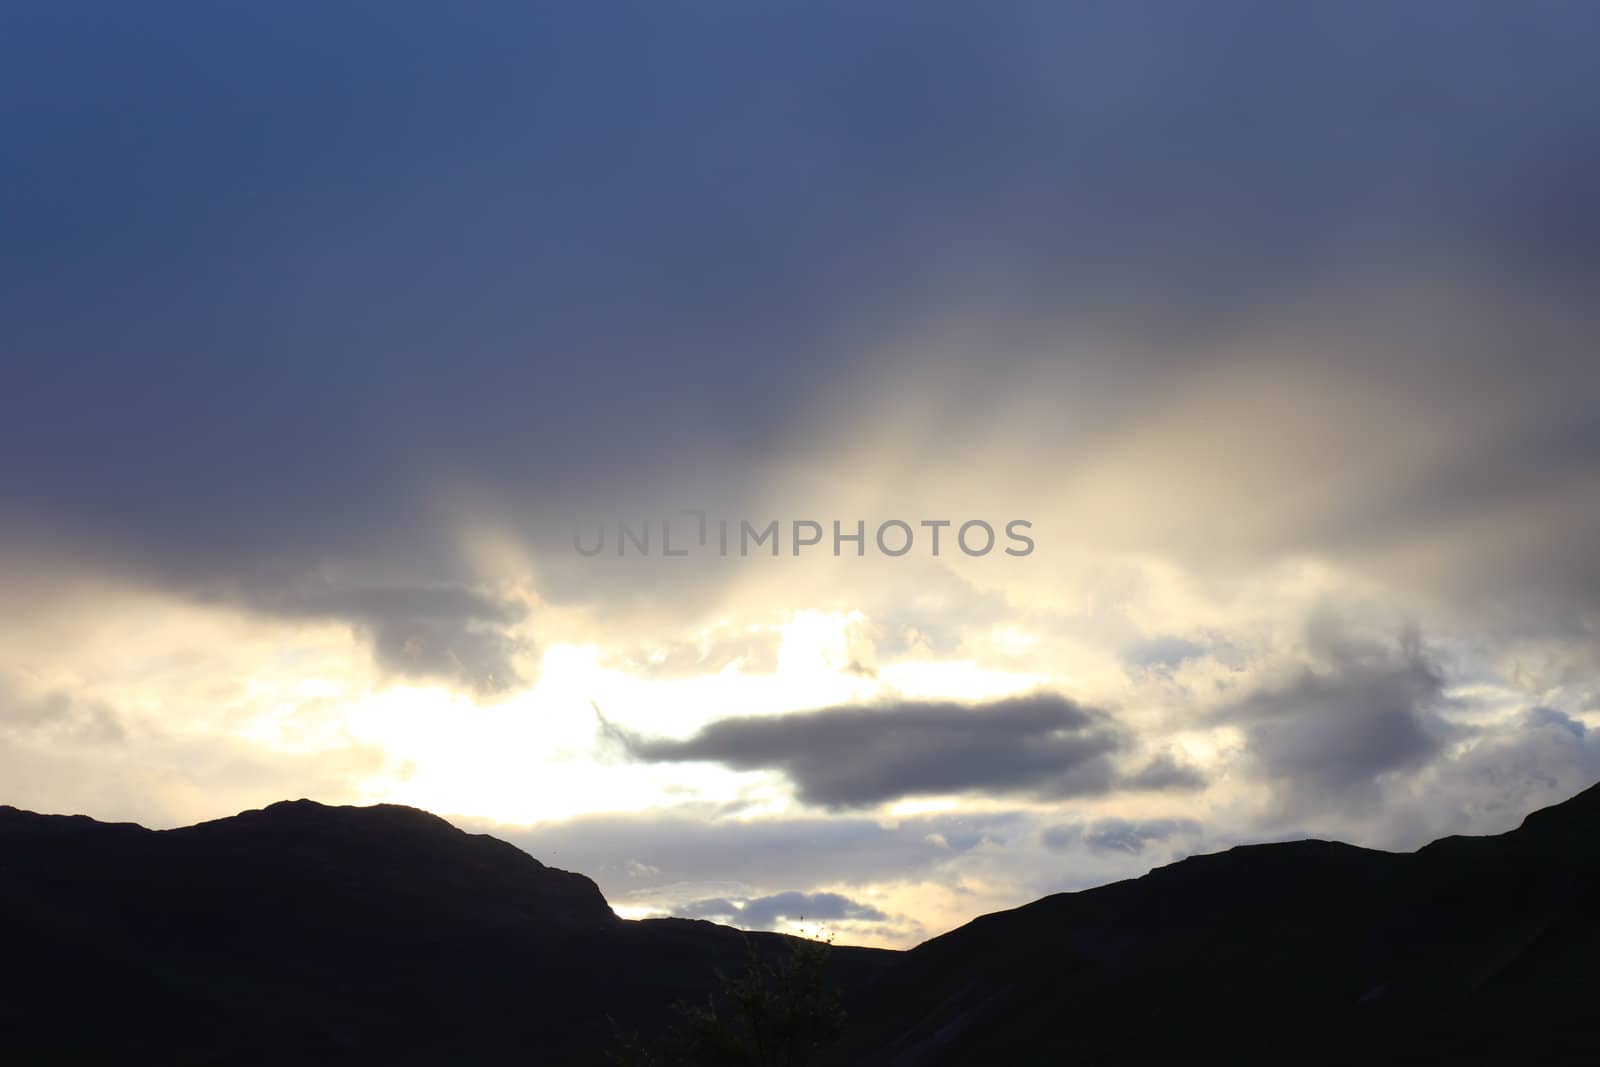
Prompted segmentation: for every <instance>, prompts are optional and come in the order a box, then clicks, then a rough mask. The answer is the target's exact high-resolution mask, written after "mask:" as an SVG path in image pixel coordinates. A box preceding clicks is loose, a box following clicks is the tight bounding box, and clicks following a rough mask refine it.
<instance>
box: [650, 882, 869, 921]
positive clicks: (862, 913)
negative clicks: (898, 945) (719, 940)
mask: <svg viewBox="0 0 1600 1067" xmlns="http://www.w3.org/2000/svg"><path fill="white" fill-rule="evenodd" d="M674 912H675V914H677V915H681V916H682V917H684V918H686V919H716V920H719V921H722V922H729V923H732V924H733V925H735V926H740V927H743V928H745V929H747V930H771V929H774V928H776V927H777V925H778V924H779V922H780V921H781V920H784V919H787V920H789V921H791V922H797V921H799V920H802V919H803V920H806V921H808V922H809V921H822V920H840V919H844V920H860V921H866V922H883V921H885V920H887V919H888V918H889V916H887V915H886V914H884V913H883V912H881V911H879V910H878V909H877V908H874V907H872V906H871V905H870V904H861V903H858V902H856V901H854V900H851V899H850V898H849V897H847V896H842V895H841V894H839V893H801V892H798V891H795V890H790V891H788V892H785V893H774V894H772V895H770V896H764V897H755V898H753V899H740V900H729V899H727V898H725V897H710V898H707V899H705V900H694V901H690V902H689V903H687V904H683V905H681V906H679V907H678V908H676V909H674Z"/></svg>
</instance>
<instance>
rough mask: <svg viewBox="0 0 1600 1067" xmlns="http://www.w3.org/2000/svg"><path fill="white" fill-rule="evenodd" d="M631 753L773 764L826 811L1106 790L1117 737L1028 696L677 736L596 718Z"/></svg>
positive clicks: (755, 719) (1064, 703) (1088, 718)
mask: <svg viewBox="0 0 1600 1067" xmlns="http://www.w3.org/2000/svg"><path fill="white" fill-rule="evenodd" d="M602 725H603V727H604V728H605V729H606V730H607V731H608V732H609V733H610V735H611V736H612V737H614V738H616V739H617V740H619V741H620V742H621V743H622V744H623V745H624V746H625V748H626V749H627V751H628V753H629V755H631V756H632V757H633V758H634V759H638V760H643V761H648V762H661V763H683V762H699V761H705V762H715V763H720V764H722V765H723V766H726V767H731V768H734V769H736V770H763V769H770V770H778V771H782V772H783V773H784V774H785V775H786V776H787V777H788V778H789V780H790V781H791V782H793V783H794V786H795V788H796V790H797V791H798V793H799V796H800V799H802V800H804V801H806V802H807V803H811V804H818V805H821V806H824V807H829V808H844V807H861V806H867V805H872V804H881V803H886V802H888V801H891V800H897V799H900V798H903V797H913V796H932V795H938V794H949V793H966V792H975V791H988V792H1000V793H1031V794H1034V795H1038V796H1052V797H1069V796H1083V795H1091V794H1102V793H1107V792H1110V791H1111V790H1113V789H1114V788H1116V786H1117V775H1116V772H1115V770H1114V768H1113V766H1112V762H1111V758H1110V757H1111V755H1112V754H1113V753H1116V752H1118V751H1120V750H1121V749H1122V747H1123V746H1124V744H1125V743H1126V738H1125V735H1124V733H1123V731H1121V730H1120V729H1119V728H1118V727H1117V725H1116V724H1115V723H1114V722H1113V721H1112V720H1111V719H1110V718H1109V717H1108V716H1107V715H1106V714H1105V713H1104V712H1101V711H1097V710H1095V709H1093V708H1085V707H1082V706H1080V705H1078V704H1075V703H1073V702H1072V701H1070V700H1067V699H1066V698H1064V697H1060V696H1054V695H1051V694H1043V693H1041V694H1035V695H1033V696H1026V697H1011V698H1008V699H1005V700H997V701H994V702H992V703H988V704H977V705H967V704H957V703H950V702H932V701H926V702H921V701H905V702H901V703H893V704H883V705H875V706H868V707H837V708H826V709H823V710H820V711H812V712H804V713H798V714H791V715H770V716H747V717H736V718H727V719H721V720H718V721H716V722H713V723H711V724H710V725H709V726H706V727H705V728H704V729H702V730H701V731H700V732H699V733H697V734H695V735H694V736H693V737H690V738H688V739H686V740H682V741H674V740H658V739H650V738H642V737H637V736H634V735H632V734H629V733H627V732H625V731H621V730H618V729H617V728H616V727H614V726H612V725H611V724H609V723H607V722H605V720H604V719H603V718H602Z"/></svg>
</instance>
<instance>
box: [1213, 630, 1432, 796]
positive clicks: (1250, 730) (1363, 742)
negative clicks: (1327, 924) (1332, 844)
mask: <svg viewBox="0 0 1600 1067" xmlns="http://www.w3.org/2000/svg"><path fill="white" fill-rule="evenodd" d="M1307 655H1308V657H1309V660H1310V661H1309V662H1307V663H1305V664H1303V665H1301V666H1300V667H1299V668H1297V669H1296V670H1295V671H1294V672H1293V674H1292V676H1291V677H1289V678H1288V679H1287V680H1285V681H1282V682H1280V683H1278V684H1273V685H1269V686H1267V687H1265V688H1263V689H1261V690H1259V691H1257V692H1256V693H1254V694H1252V695H1251V696H1249V697H1246V698H1245V699H1243V700H1240V701H1238V702H1236V703H1234V704H1233V705H1231V706H1230V707H1229V708H1228V709H1226V711H1225V712H1224V713H1223V714H1224V717H1225V718H1226V719H1228V720H1231V721H1232V722H1234V723H1236V724H1237V725H1238V726H1239V727H1240V728H1241V729H1242V730H1243V731H1244V734H1245V738H1246V744H1247V746H1248V752H1249V758H1250V760H1251V762H1252V764H1253V766H1254V768H1255V770H1256V771H1257V772H1258V773H1260V774H1261V775H1262V776H1264V777H1265V778H1267V779H1268V780H1270V781H1273V782H1275V783H1277V785H1278V786H1279V787H1280V794H1281V795H1283V796H1284V797H1290V796H1292V797H1293V802H1294V803H1295V804H1296V805H1302V806H1310V807H1313V808H1314V807H1317V806H1320V805H1334V806H1339V807H1345V808H1352V809H1354V808H1362V807H1372V806H1374V805H1377V804H1379V803H1380V802H1381V801H1382V799H1383V793H1382V789H1381V787H1382V784H1383V780H1384V779H1385V777H1386V776H1389V775H1393V774H1396V773H1401V772H1415V771H1418V770H1420V769H1422V768H1423V767H1425V766H1426V765H1427V764H1429V763H1430V762H1431V761H1433V760H1434V759H1436V758H1438V757H1439V756H1440V755H1441V754H1442V753H1443V752H1444V750H1445V748H1446V745H1447V743H1448V742H1449V741H1450V740H1452V739H1453V738H1454V737H1457V736H1460V730H1459V729H1458V728H1457V727H1455V726H1453V725H1452V724H1451V723H1450V722H1449V721H1448V720H1447V719H1446V718H1444V717H1443V716H1442V715H1441V714H1440V709H1441V708H1442V707H1443V706H1444V703H1445V696H1444V689H1445V682H1444V676H1443V673H1442V670H1441V668H1440V667H1439V665H1438V664H1436V663H1435V662H1434V661H1433V660H1432V659H1431V658H1430V656H1429V655H1428V653H1427V651H1426V649H1425V648H1424V646H1423V644H1422V642H1421V639H1420V637H1419V636H1418V635H1417V634H1415V633H1408V634H1406V635H1404V636H1402V637H1401V639H1400V640H1399V642H1398V643H1396V644H1393V645H1387V644H1382V643H1378V642H1373V641H1366V640H1362V639H1359V638H1356V637H1354V636H1352V635H1350V634H1349V633H1347V632H1345V630H1344V629H1343V628H1342V626H1341V624H1340V623H1339V622H1338V620H1336V619H1334V618H1333V617H1331V616H1327V615H1321V616H1318V617H1317V618H1316V619H1314V620H1313V621H1312V623H1311V625H1310V627H1309V630H1308V640H1307Z"/></svg>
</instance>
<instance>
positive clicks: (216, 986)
mask: <svg viewBox="0 0 1600 1067" xmlns="http://www.w3.org/2000/svg"><path fill="white" fill-rule="evenodd" d="M0 917H3V919H4V922H3V923H0V925H3V927H4V929H3V931H0V932H3V933H4V935H5V938H6V943H7V945H8V947H9V948H10V950H11V951H10V957H11V961H12V966H11V968H10V973H12V974H19V973H22V974H28V975H29V976H30V977H31V978H32V982H31V983H30V984H28V985H26V986H24V987H22V988H20V989H18V990H13V991H12V995H10V996H8V997H6V998H4V999H3V1000H0V1033H4V1034H7V1035H10V1036H9V1037H8V1038H7V1039H5V1040H9V1041H10V1042H11V1043H12V1044H11V1045H10V1046H9V1047H11V1048H13V1049H15V1048H25V1049H29V1050H32V1051H37V1050H44V1052H45V1053H46V1055H45V1056H44V1057H42V1058H40V1062H49V1061H50V1059H51V1058H52V1057H51V1055H49V1053H52V1052H53V1053H55V1056H54V1058H55V1059H57V1060H59V1061H64V1062H79V1061H83V1060H91V1061H94V1060H103V1059H114V1058H124V1059H126V1058H129V1055H130V1053H131V1051H133V1050H139V1051H140V1055H136V1056H134V1057H133V1058H146V1059H148V1058H149V1055H148V1053H149V1052H150V1051H151V1050H155V1051H157V1052H159V1054H160V1058H161V1059H162V1061H163V1062H169V1063H214V1062H230V1063H274V1062H284V1061H285V1060H291V1059H292V1060H298V1061H300V1062H384V1063H417V1064H425V1063H443V1062H449V1063H501V1062H506V1060H507V1058H508V1056H509V1057H511V1058H515V1057H516V1056H517V1055H530V1054H531V1053H532V1052H534V1051H536V1052H537V1054H538V1061H539V1062H543V1063H552V1064H560V1063H572V1064H583V1063H596V1062H603V1059H602V1057H601V1050H602V1049H603V1048H604V1047H605V1046H606V1045H607V1043H608V1038H609V1036H610V1026H611V1023H612V1022H613V1021H615V1022H618V1023H620V1024H621V1025H622V1026H623V1027H624V1028H626V1029H633V1030H636V1031H639V1032H650V1031H653V1030H659V1029H660V1028H661V1027H662V1026H663V1025H664V1024H665V1023H666V1022H667V1021H668V1019H669V1018H670V1010H669V1009H670V1005H671V1004H672V1003H673V1002H674V1001H675V1000H679V999H688V1000H701V1001H702V1002H703V999H704V997H705V996H707V995H709V994H710V993H711V992H712V991H713V990H714V989H715V987H716V983H717V973H718V972H719V971H722V972H727V971H731V970H734V969H736V968H737V967H738V966H739V965H740V964H741V963H742V962H743V958H744V952H745V945H746V944H747V943H750V944H753V945H755V946H757V950H758V952H760V953H763V954H765V955H766V956H767V957H768V958H773V956H774V954H776V953H781V952H782V951H783V946H784V945H785V944H787V943H788V940H787V939H785V938H784V937H782V936H781V935H776V934H760V933H752V934H746V933H743V932H740V931H737V930H733V929H731V928H728V927H724V926H719V925H717V924H714V923H708V922H705V921H703V920H688V919H676V918H662V919H648V920H625V919H622V918H620V917H618V916H617V915H616V914H615V912H614V911H613V910H612V909H611V907H610V905H609V904H608V903H607V902H606V900H605V898H604V895H603V894H601V892H600V891H599V888H598V887H597V886H596V885H595V883H594V882H593V881H592V880H590V879H589V878H587V877H586V876H584V875H582V874H578V873H575V872H570V871H563V870H561V869H559V868H554V867H549V866H547V865H545V864H544V863H542V862H541V861H539V860H538V859H537V858H535V857H533V856H531V855H529V854H528V853H526V852H524V851H523V850H522V849H520V848H518V847H516V846H514V845H512V844H510V843H508V842H505V841H501V840H500V839H498V838H495V837H493V836H492V835H490V834H483V833H470V832H468V831H465V830H462V829H460V828H459V827H456V826H454V825H453V824H452V823H450V822H449V821H448V820H446V819H443V818H441V817H439V816H437V815H433V814H431V813H429V812H426V811H423V810H421V809H417V808H411V807H406V806H404V805H371V806H365V807H357V806H350V805H342V806H329V805H323V804H319V803H317V802H315V801H311V800H308V799H304V798H302V799H300V800H293V801H279V802H276V803H273V804H269V805H267V806H265V807H263V808H256V809H250V810H248V811H245V812H241V813H239V814H237V815H233V816H228V817H225V818H221V819H213V820H208V821H206V822H202V823H197V824H194V825H192V826H187V827H177V828H172V829H164V830H150V829H146V828H144V827H141V826H138V825H137V824H134V823H101V822H97V821H95V820H93V819H90V818H88V817H86V816H67V815H44V814H39V813H36V812H27V811H24V810H22V809H18V808H14V807H10V806H0ZM833 958H834V962H833V974H834V976H835V978H836V980H837V982H838V984H839V985H840V987H841V988H842V989H843V990H844V991H845V994H846V996H847V999H848V1004H849V1008H850V1012H851V1022H850V1024H849V1025H848V1027H847V1029H846V1031H845V1034H844V1036H843V1039H842V1041H841V1043H840V1045H839V1047H838V1048H837V1050H836V1051H835V1053H834V1059H833V1061H832V1062H836V1063H840V1064H846V1063H885V1064H899V1065H902V1067H919V1065H930V1067H931V1065H947V1064H949V1065H956V1064H966V1063H972V1062H1012V1063H1032V1062H1054V1061H1056V1060H1060V1059H1066V1058H1071V1059H1073V1060H1074V1061H1076V1062H1085V1063H1107V1064H1111V1063H1164V1062H1170V1061H1171V1060H1172V1059H1173V1058H1175V1057H1178V1056H1183V1055H1191V1054H1193V1053H1195V1052H1196V1051H1197V1050H1198V1051H1207V1052H1212V1053H1216V1052H1219V1051H1220V1052H1224V1053H1225V1054H1226V1055H1227V1058H1228V1059H1230V1060H1231V1061H1232V1062H1240V1063H1243V1062H1282V1061H1283V1060H1284V1059H1285V1058H1291V1059H1293V1060H1295V1061H1297V1062H1320V1061H1334V1060H1343V1059H1347V1058H1349V1057H1350V1056H1353V1055H1362V1056H1365V1057H1366V1058H1368V1059H1377V1060H1379V1061H1380V1062H1388V1061H1391V1060H1394V1061H1398V1060H1403V1059H1407V1058H1409V1059H1411V1060H1412V1061H1415V1060H1416V1059H1418V1058H1422V1059H1432V1058H1436V1057H1437V1056H1440V1055H1445V1054H1449V1055H1452V1056H1455V1057H1456V1058H1459V1059H1462V1060H1463V1062H1478V1061H1479V1059H1480V1058H1481V1057H1482V1056H1484V1055H1487V1054H1489V1053H1494V1054H1496V1055H1504V1056H1512V1055H1516V1056H1517V1057H1518V1062H1568V1060H1566V1059H1564V1058H1563V1055H1562V1050H1563V1049H1564V1048H1566V1047H1568V1045H1567V1044H1563V1043H1564V1042H1566V1043H1570V1042H1571V1041H1573V1040H1580V1039H1581V1038H1582V1037H1583V1036H1584V1035H1583V1034H1582V1033H1581V1032H1577V1031H1575V1029H1574V1028H1575V1026H1576V1022H1575V1021H1576V1020H1579V1019H1582V1018H1584V1017H1585V1014H1584V1013H1585V1010H1586V1008H1585V1005H1586V1004H1587V1003H1589V1001H1590V1000H1591V998H1592V997H1593V996H1594V995H1595V994H1596V993H1600V985H1597V983H1596V980H1595V979H1594V977H1593V972H1594V964H1595V963H1597V962H1600V786H1594V787H1591V788H1589V789H1587V790H1584V791H1583V792H1581V793H1579V794H1577V795H1576V796H1574V797H1572V798H1571V799H1569V800H1567V801H1565V802H1563V803H1561V804H1556V805H1551V806H1548V807H1545V808H1541V809H1539V810H1538V811H1535V812H1532V813H1530V814H1529V815H1528V816H1526V817H1525V818H1524V819H1523V820H1522V822H1521V823H1520V825H1519V826H1518V827H1517V828H1516V829H1514V830H1510V831H1507V832H1505V833H1501V834H1493V835H1481V836H1463V835H1456V836H1451V837H1445V838H1440V839H1438V840H1437V841H1434V842H1430V843H1429V844H1427V845H1424V846H1423V847H1421V848H1419V849H1417V850H1415V851H1413V852H1386V851H1380V850H1373V849H1365V848H1360V847H1358V846H1355V845H1350V844H1346V843H1343V842H1338V841H1328V840H1321V839H1309V838H1308V839H1301V840H1295V841H1286V842H1270V843H1259V844H1248V845H1237V846H1234V847H1232V848H1230V849H1227V850H1224V851H1221V852H1215V853H1207V854H1202V855H1196V856H1190V857H1186V858H1184V859H1181V860H1178V861H1176V862H1174V863H1170V864H1167V865H1165V866H1162V867H1158V868H1155V869H1153V870H1151V871H1150V872H1148V873H1147V874H1145V875H1143V876H1141V877H1139V878H1134V879H1128V880H1125V881H1121V882H1113V883H1109V884H1106V885H1101V886H1096V887H1093V888H1091V889H1086V890H1081V891H1077V892H1070V893H1056V894H1050V895H1048V896H1045V897H1042V898H1040V899H1038V900H1034V901H1031V902H1029V903H1026V904H1023V905H1020V906H1018V907H1016V908H1012V909H1007V910H1004V911H999V912H993V913H989V914H987V915H983V916H979V917H978V918H976V919H973V920H972V921H971V922H968V923H966V924H963V925H962V926H960V927H957V928H956V929H954V930H951V931H949V932H947V933H945V934H941V935H939V936H937V937H934V938H931V939H929V940H928V941H925V942H923V943H922V944H920V945H918V946H916V947H915V948H913V949H910V950H908V951H906V952H899V953H897V952H890V951H887V950H874V949H861V948H852V947H836V948H835V949H833ZM86 1005H89V1006H92V1007H93V1011H94V1013H95V1016H96V1018H97V1021H98V1023H99V1025H97V1026H95V1027H91V1028H84V1027H81V1026H78V1025H76V1024H75V1020H77V1019H79V1018H80V1017H81V1015H82V1014H83V1012H84V1010H85V1006H86ZM1308 1034H1315V1035H1318V1037H1317V1038H1316V1040H1315V1041H1314V1042H1311V1043H1309V1044H1308V1043H1307V1041H1306V1036H1305V1035H1308ZM241 1035H250V1037H249V1041H247V1042H242V1036H241Z"/></svg>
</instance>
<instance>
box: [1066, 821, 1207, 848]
mask: <svg viewBox="0 0 1600 1067" xmlns="http://www.w3.org/2000/svg"><path fill="white" fill-rule="evenodd" d="M1200 832H1201V827H1200V824H1199V823H1197V822H1195V821H1194V820H1192V819H1100V820H1098V821H1096V822H1092V823H1088V824H1069V825H1063V826H1052V827H1050V828H1048V829H1046V830H1045V831H1044V833H1043V834H1041V835H1040V840H1041V841H1042V842H1043V843H1044V846H1045V847H1046V848H1049V849H1053V850H1055V851H1069V850H1071V849H1074V848H1079V847H1086V848H1089V849H1092V850H1094V851H1096V852H1123V853H1127V854H1129V855H1136V854H1138V853H1140V852H1143V851H1144V847H1145V845H1147V844H1148V843H1149V842H1151V841H1167V840H1169V839H1170V838H1172V837H1198V836H1199V835H1200Z"/></svg>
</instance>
